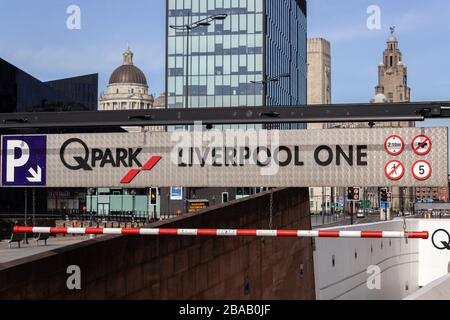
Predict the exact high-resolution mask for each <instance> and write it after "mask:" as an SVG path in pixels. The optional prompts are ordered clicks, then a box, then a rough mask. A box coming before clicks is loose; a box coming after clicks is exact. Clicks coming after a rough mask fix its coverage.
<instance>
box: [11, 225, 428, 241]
mask: <svg viewBox="0 0 450 320" xmlns="http://www.w3.org/2000/svg"><path fill="white" fill-rule="evenodd" d="M13 232H14V233H50V234H104V235H120V234H121V235H140V236H166V235H171V236H216V237H280V238H372V239H373V238H391V239H394V238H408V239H428V238H429V233H428V231H415V232H408V231H405V232H404V231H340V230H315V231H302V230H238V229H144V228H142V229H141V228H130V229H127V228H52V227H14V230H13Z"/></svg>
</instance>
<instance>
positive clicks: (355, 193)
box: [347, 187, 361, 201]
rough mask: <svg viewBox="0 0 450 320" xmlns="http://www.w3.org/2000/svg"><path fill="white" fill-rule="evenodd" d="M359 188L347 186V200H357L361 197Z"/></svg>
mask: <svg viewBox="0 0 450 320" xmlns="http://www.w3.org/2000/svg"><path fill="white" fill-rule="evenodd" d="M360 194H361V193H360V189H359V188H354V187H349V188H347V200H348V201H359V200H360V199H361V197H360Z"/></svg>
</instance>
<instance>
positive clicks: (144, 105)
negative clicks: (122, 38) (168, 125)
mask: <svg viewBox="0 0 450 320" xmlns="http://www.w3.org/2000/svg"><path fill="white" fill-rule="evenodd" d="M133 56H134V54H133V52H132V51H131V50H130V48H128V49H127V50H126V51H125V52H124V53H123V64H122V65H121V66H120V67H118V68H117V69H116V70H114V72H113V73H112V74H111V77H110V79H109V83H108V87H107V90H106V92H104V93H102V94H100V104H99V105H100V110H101V111H111V110H129V109H132V110H136V109H151V108H153V103H154V100H155V99H154V98H153V96H152V95H149V94H148V84H147V79H146V77H145V75H144V73H143V72H142V71H141V70H140V69H139V68H138V67H136V66H135V65H134V63H133Z"/></svg>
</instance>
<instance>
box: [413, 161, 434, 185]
mask: <svg viewBox="0 0 450 320" xmlns="http://www.w3.org/2000/svg"><path fill="white" fill-rule="evenodd" d="M412 172H413V175H414V178H416V179H417V180H420V181H425V180H428V179H429V178H430V177H431V174H432V172H433V168H432V167H431V165H430V163H429V162H428V161H425V160H419V161H417V162H416V163H414V165H413V168H412Z"/></svg>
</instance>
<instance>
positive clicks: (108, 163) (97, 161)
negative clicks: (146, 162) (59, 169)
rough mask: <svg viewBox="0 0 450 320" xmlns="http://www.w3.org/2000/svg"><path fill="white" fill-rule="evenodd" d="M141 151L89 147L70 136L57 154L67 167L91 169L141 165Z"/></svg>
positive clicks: (74, 169)
mask: <svg viewBox="0 0 450 320" xmlns="http://www.w3.org/2000/svg"><path fill="white" fill-rule="evenodd" d="M141 152H142V148H137V149H133V148H115V149H113V148H89V146H88V145H87V143H86V142H84V141H83V140H81V139H78V138H72V139H69V140H67V141H66V142H64V143H63V145H62V146H61V149H60V152H59V155H60V158H61V162H62V163H63V165H64V166H65V167H66V168H67V169H70V170H73V171H78V170H83V171H92V170H93V169H94V168H105V167H112V168H131V167H133V166H138V167H142V164H141V162H140V161H139V159H138V157H139V155H140V153H141Z"/></svg>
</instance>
